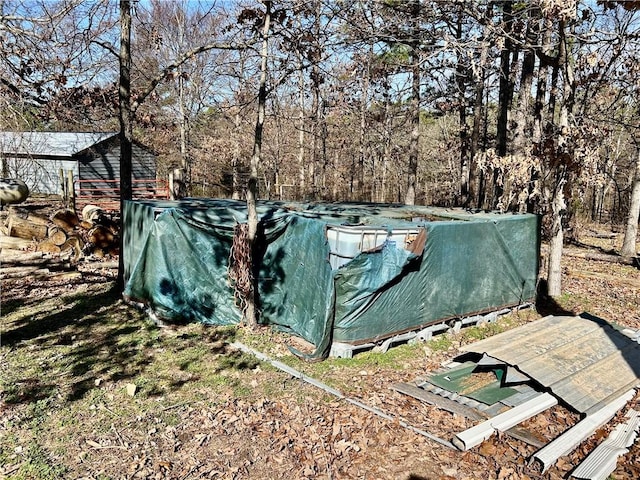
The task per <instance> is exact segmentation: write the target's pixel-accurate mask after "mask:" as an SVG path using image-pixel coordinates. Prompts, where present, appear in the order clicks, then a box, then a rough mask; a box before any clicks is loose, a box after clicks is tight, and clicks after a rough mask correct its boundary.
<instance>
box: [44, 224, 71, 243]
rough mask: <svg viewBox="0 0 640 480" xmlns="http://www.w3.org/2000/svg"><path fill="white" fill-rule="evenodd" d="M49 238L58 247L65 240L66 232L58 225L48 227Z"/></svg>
mask: <svg viewBox="0 0 640 480" xmlns="http://www.w3.org/2000/svg"><path fill="white" fill-rule="evenodd" d="M48 236H49V240H51V242H52V243H53V244H54V245H58V246H59V247H60V246H62V245H64V242H66V241H67V234H66V233H65V231H64V230H62V229H61V228H59V227H50V228H49V232H48Z"/></svg>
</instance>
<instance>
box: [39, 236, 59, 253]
mask: <svg viewBox="0 0 640 480" xmlns="http://www.w3.org/2000/svg"><path fill="white" fill-rule="evenodd" d="M37 248H38V251H39V252H47V253H60V252H62V249H61V248H60V246H58V245H56V244H55V243H53V242H52V241H51V240H49V239H47V240H43V241H41V242H40V243H38V247H37Z"/></svg>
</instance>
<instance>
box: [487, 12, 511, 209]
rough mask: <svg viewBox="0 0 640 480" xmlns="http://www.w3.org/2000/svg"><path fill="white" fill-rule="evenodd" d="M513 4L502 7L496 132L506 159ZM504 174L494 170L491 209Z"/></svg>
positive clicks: (499, 146) (499, 150) (498, 143)
mask: <svg viewBox="0 0 640 480" xmlns="http://www.w3.org/2000/svg"><path fill="white" fill-rule="evenodd" d="M512 10H513V2H512V1H505V2H504V3H503V6H502V11H503V23H504V47H503V48H502V50H501V52H500V75H499V76H500V84H499V90H498V122H497V127H496V129H497V132H496V136H497V139H496V153H497V154H498V156H500V157H504V156H505V155H506V154H507V140H508V135H507V133H508V130H509V125H508V120H509V110H510V108H511V96H512V95H511V93H512V91H513V89H512V87H511V81H510V80H511V77H510V74H511V53H512V48H513V42H512V41H511V32H512V30H513V16H512ZM502 174H503V172H501V171H500V169H499V168H494V171H493V199H492V201H491V207H492V208H493V207H495V206H496V205H497V203H498V201H499V199H500V197H502V194H503V185H502V184H501V182H500V177H501V175H502Z"/></svg>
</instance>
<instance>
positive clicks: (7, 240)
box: [0, 235, 34, 250]
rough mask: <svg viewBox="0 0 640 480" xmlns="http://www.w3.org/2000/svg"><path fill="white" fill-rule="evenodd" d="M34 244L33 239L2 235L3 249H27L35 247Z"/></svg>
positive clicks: (0, 237)
mask: <svg viewBox="0 0 640 480" xmlns="http://www.w3.org/2000/svg"><path fill="white" fill-rule="evenodd" d="M33 245H34V242H33V240H26V239H24V238H16V237H9V236H5V235H0V248H2V249H3V250H4V249H5V248H9V249H11V250H26V249H28V248H31V247H33Z"/></svg>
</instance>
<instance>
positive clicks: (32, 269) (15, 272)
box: [0, 265, 49, 280]
mask: <svg viewBox="0 0 640 480" xmlns="http://www.w3.org/2000/svg"><path fill="white" fill-rule="evenodd" d="M44 271H47V272H48V271H49V270H47V269H42V268H40V267H38V266H35V265H31V266H26V267H2V268H0V279H3V280H4V279H6V278H20V277H24V276H26V275H30V274H34V273H36V272H38V273H42V272H44Z"/></svg>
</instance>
